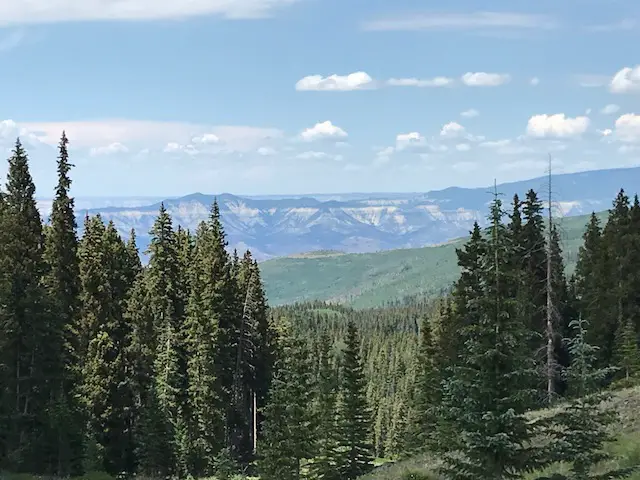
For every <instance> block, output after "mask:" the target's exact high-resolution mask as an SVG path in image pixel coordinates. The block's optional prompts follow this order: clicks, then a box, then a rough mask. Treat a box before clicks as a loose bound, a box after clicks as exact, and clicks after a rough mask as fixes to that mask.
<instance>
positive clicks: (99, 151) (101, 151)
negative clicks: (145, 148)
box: [89, 142, 129, 157]
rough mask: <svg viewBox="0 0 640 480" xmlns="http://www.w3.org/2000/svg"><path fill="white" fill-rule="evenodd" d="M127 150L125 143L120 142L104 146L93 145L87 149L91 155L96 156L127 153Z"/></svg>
mask: <svg viewBox="0 0 640 480" xmlns="http://www.w3.org/2000/svg"><path fill="white" fill-rule="evenodd" d="M128 152H129V149H128V148H127V147H126V146H125V145H123V144H121V143H120V142H114V143H112V144H110V145H107V146H104V147H94V148H92V149H91V150H90V151H89V153H90V155H91V156H92V157H97V156H100V155H111V154H114V153H128Z"/></svg>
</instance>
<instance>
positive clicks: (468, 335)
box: [438, 198, 537, 480]
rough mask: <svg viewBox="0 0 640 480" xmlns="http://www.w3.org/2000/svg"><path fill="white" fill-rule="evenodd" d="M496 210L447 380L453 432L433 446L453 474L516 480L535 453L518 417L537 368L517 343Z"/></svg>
mask: <svg viewBox="0 0 640 480" xmlns="http://www.w3.org/2000/svg"><path fill="white" fill-rule="evenodd" d="M502 216H503V212H502V209H501V202H500V200H499V199H497V198H496V199H495V201H494V202H493V204H492V206H491V216H490V222H491V226H490V227H489V230H488V235H490V238H491V240H490V241H489V242H488V246H487V253H486V255H485V256H484V257H483V261H482V271H481V275H482V280H481V284H480V285H482V286H484V292H483V293H484V295H482V297H481V298H480V299H479V300H478V301H477V302H478V304H477V312H478V313H479V314H480V320H479V321H477V322H474V323H472V324H468V325H467V326H466V327H465V328H464V329H463V330H462V331H461V332H460V334H461V336H462V337H463V340H464V349H463V351H462V358H463V359H464V361H463V363H462V364H461V365H457V366H455V368H454V369H453V376H452V377H451V378H449V379H447V380H446V381H445V388H444V398H443V408H442V409H441V414H442V415H443V416H445V418H446V419H447V421H448V422H450V424H451V425H452V426H453V427H454V430H455V432H456V433H457V437H453V436H451V438H448V440H449V442H448V443H449V444H448V445H442V444H439V445H438V451H439V453H442V457H443V461H444V466H443V468H442V470H443V472H444V473H445V474H446V475H447V476H448V477H449V478H452V479H461V480H462V479H469V480H471V479H478V480H480V479H486V478H493V479H506V478H517V477H518V476H519V475H521V474H522V473H523V472H525V471H527V470H529V469H531V468H532V467H533V466H534V465H535V464H536V456H537V451H536V449H535V448H533V447H530V446H529V445H530V441H531V439H532V438H533V435H534V433H535V432H534V431H533V428H532V426H531V425H530V424H529V423H528V422H527V420H526V419H525V417H524V414H525V412H526V410H527V407H528V406H529V405H530V398H531V395H532V391H531V387H530V386H531V379H532V377H533V375H534V374H535V369H534V368H533V367H534V365H533V361H532V359H531V356H530V355H529V354H528V352H527V351H526V350H525V349H523V348H521V346H522V345H525V344H526V342H527V340H528V331H527V325H526V323H525V321H524V320H523V319H522V318H519V317H518V316H516V312H517V309H516V305H515V302H514V300H513V298H510V297H509V296H507V295H505V293H506V292H508V291H509V286H510V284H511V282H513V281H514V280H513V272H512V271H509V270H508V269H507V265H508V263H507V260H508V259H509V258H510V244H509V238H508V236H507V234H506V228H505V227H504V225H503V224H502ZM476 288H477V287H476Z"/></svg>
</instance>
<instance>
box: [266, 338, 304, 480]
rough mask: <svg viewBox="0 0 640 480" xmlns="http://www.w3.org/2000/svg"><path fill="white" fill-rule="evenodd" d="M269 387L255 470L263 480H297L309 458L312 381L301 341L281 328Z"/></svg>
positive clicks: (300, 476)
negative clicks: (277, 352)
mask: <svg viewBox="0 0 640 480" xmlns="http://www.w3.org/2000/svg"><path fill="white" fill-rule="evenodd" d="M279 342H280V352H281V354H280V356H279V357H278V362H277V364H276V366H275V376H274V379H273V388H272V390H271V393H270V398H269V403H268V404H267V406H266V407H265V425H264V435H263V437H262V441H261V443H260V444H259V455H260V459H259V463H258V467H259V471H260V478H262V479H264V480H299V479H300V478H302V464H303V461H304V460H306V459H310V458H311V457H312V456H313V450H314V449H313V438H312V436H311V435H310V432H311V425H312V415H311V411H310V408H309V407H310V403H311V394H312V388H311V387H312V378H311V368H310V365H309V354H308V351H307V349H306V348H305V345H304V343H303V342H302V340H301V339H300V338H298V337H296V336H295V335H293V334H291V332H290V329H289V328H288V327H287V326H284V330H283V332H282V334H281V336H280V339H279Z"/></svg>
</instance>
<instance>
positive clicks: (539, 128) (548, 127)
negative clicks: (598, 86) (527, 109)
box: [527, 113, 590, 138]
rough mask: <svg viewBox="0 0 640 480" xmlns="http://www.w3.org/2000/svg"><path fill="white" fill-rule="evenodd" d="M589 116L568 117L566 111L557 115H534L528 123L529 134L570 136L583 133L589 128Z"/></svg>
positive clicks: (532, 135)
mask: <svg viewBox="0 0 640 480" xmlns="http://www.w3.org/2000/svg"><path fill="white" fill-rule="evenodd" d="M589 124H590V120H589V118H588V117H584V116H579V117H575V118H571V117H567V116H566V115H565V114H564V113H557V114H555V115H546V114H544V115H534V116H533V117H531V118H530V119H529V122H528V123H527V134H528V135H529V136H531V137H537V138H546V137H555V138H569V137H576V136H579V135H582V134H583V133H584V132H586V131H587V129H588V128H589Z"/></svg>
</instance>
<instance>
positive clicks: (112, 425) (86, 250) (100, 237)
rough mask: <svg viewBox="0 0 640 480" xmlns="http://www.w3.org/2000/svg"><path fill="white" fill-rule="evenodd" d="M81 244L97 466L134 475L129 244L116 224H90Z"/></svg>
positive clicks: (86, 382) (86, 368) (86, 380)
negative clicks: (128, 356) (119, 232)
mask: <svg viewBox="0 0 640 480" xmlns="http://www.w3.org/2000/svg"><path fill="white" fill-rule="evenodd" d="M85 228H86V230H85V236H84V237H83V239H82V241H81V243H80V249H79V250H80V277H81V280H82V295H81V299H82V305H83V313H82V323H81V325H82V332H83V335H84V336H85V337H86V339H87V345H86V357H85V358H86V359H85V362H84V364H83V386H82V398H83V400H84V401H85V403H86V408H87V410H88V413H89V431H88V439H87V442H88V443H89V444H96V445H97V446H98V450H97V454H98V457H97V458H93V459H89V460H90V462H91V463H93V464H102V466H103V468H104V470H105V471H107V472H109V473H111V474H120V473H122V472H129V473H130V472H133V470H134V468H135V459H134V456H133V455H134V452H135V445H134V442H133V424H134V418H133V414H134V411H135V401H134V398H133V393H134V392H133V390H132V388H131V387H132V386H131V385H129V383H128V382H127V380H128V374H127V363H128V358H127V353H128V352H129V351H130V340H131V327H130V325H129V324H128V323H127V322H126V316H125V309H126V303H127V301H128V299H129V290H130V288H131V285H129V284H128V282H127V279H128V278H131V276H132V272H131V271H130V270H129V268H128V265H129V259H128V253H127V249H126V245H125V244H124V242H123V241H122V239H121V238H120V236H119V235H118V232H117V230H116V228H115V226H114V224H113V222H109V224H108V225H107V226H106V227H105V225H104V223H103V222H102V219H101V218H100V217H94V218H93V219H88V220H87V221H86V222H85Z"/></svg>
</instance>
